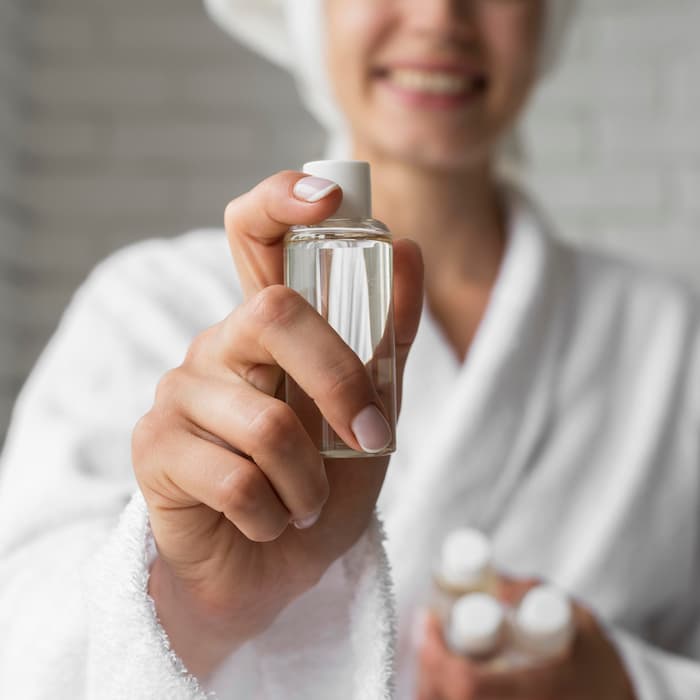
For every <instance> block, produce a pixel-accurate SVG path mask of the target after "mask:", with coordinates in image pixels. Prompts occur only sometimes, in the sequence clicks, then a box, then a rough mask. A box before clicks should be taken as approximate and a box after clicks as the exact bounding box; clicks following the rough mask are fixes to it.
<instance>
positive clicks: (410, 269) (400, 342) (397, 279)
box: [394, 238, 423, 406]
mask: <svg viewBox="0 0 700 700" xmlns="http://www.w3.org/2000/svg"><path fill="white" fill-rule="evenodd" d="M422 309H423V256H422V254H421V250H420V247H419V246H418V244H417V243H415V242H414V241H412V240H410V239H407V238H405V239H402V240H399V241H395V242H394V334H395V339H396V373H397V379H398V389H399V394H398V397H397V398H398V405H399V406H400V405H401V393H400V392H401V379H402V377H403V370H404V367H405V366H406V360H407V359H408V351H409V350H410V349H411V345H412V344H413V341H414V339H415V337H416V333H417V331H418V323H419V321H420V315H421V311H422Z"/></svg>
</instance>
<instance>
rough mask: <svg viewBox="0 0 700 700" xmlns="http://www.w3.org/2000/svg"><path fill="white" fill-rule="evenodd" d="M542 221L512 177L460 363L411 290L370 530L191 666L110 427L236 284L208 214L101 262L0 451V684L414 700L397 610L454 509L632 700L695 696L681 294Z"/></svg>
mask: <svg viewBox="0 0 700 700" xmlns="http://www.w3.org/2000/svg"><path fill="white" fill-rule="evenodd" d="M546 228H547V227H546V224H545V223H544V222H543V219H542V217H541V216H540V215H539V214H538V213H537V212H536V211H535V210H534V208H533V207H532V206H531V205H530V204H529V203H527V202H526V201H525V200H524V199H522V198H519V197H514V199H513V203H512V211H511V223H510V237H509V243H508V249H507V254H506V257H505V260H504V263H503V266H502V269H501V272H500V275H499V278H498V281H497V284H496V287H495V289H494V292H493V295H492V298H491V300H490V303H489V307H488V310H487V313H486V316H485V318H484V320H483V322H482V324H481V327H480V329H479V331H478V334H477V337H476V339H475V341H474V343H473V346H472V348H471V350H470V352H469V356H468V358H467V360H466V362H465V363H464V364H463V365H460V364H459V363H458V362H457V361H456V359H455V357H454V356H453V355H452V353H451V351H450V349H449V347H448V345H447V343H446V342H445V340H444V338H443V337H442V336H441V334H440V331H439V329H438V328H437V327H436V325H435V323H434V321H433V320H432V319H431V317H430V315H429V312H428V311H427V310H426V313H425V314H424V316H423V320H422V322H421V327H420V331H419V334H418V338H417V340H416V343H415V346H414V348H413V350H412V355H411V357H410V359H409V363H408V366H407V369H406V379H405V393H404V402H403V413H402V415H401V419H400V423H399V433H398V443H399V450H398V452H397V454H396V455H395V456H394V457H393V459H392V462H391V465H390V469H389V475H388V478H387V482H386V484H385V488H384V490H383V492H382V495H381V498H380V504H379V512H380V515H381V519H382V520H383V522H384V531H385V532H386V535H387V541H386V543H385V546H384V543H383V530H382V527H381V526H380V524H379V521H378V520H377V521H374V522H373V523H372V525H371V526H370V528H369V530H368V532H367V534H366V535H365V536H363V537H362V538H361V539H360V541H359V542H358V543H357V544H356V545H355V547H354V548H353V549H352V550H351V552H350V553H348V554H347V555H346V556H344V557H343V558H342V559H340V560H339V561H338V562H336V563H335V564H334V565H333V566H332V567H331V569H330V570H329V571H328V573H327V575H326V576H325V577H324V579H323V580H322V581H321V583H320V584H319V585H318V586H317V587H316V588H315V589H313V590H311V591H309V592H308V593H307V594H305V595H304V596H303V597H302V598H301V599H299V600H298V601H296V602H295V603H294V604H292V605H291V606H290V607H289V608H288V609H287V610H285V611H284V613H283V614H282V615H281V616H280V617H279V618H278V619H277V620H276V622H275V623H274V624H273V626H272V627H271V628H269V629H268V630H267V631H266V632H265V633H263V634H262V635H261V636H260V637H259V638H257V639H254V640H252V641H250V642H249V643H248V644H247V645H246V646H245V647H244V648H242V649H240V650H239V651H238V652H237V653H236V654H234V655H232V656H231V658H229V659H228V660H227V662H226V663H224V664H223V665H222V667H221V668H220V669H219V670H218V671H217V672H216V674H215V675H214V676H213V677H212V678H210V679H207V680H206V682H205V681H202V680H197V679H195V678H193V677H192V676H190V675H189V674H188V673H187V671H186V669H185V668H184V667H183V665H182V663H181V661H180V660H179V659H178V658H177V656H176V655H175V654H174V653H173V652H172V651H171V650H170V649H169V647H168V640H167V636H166V635H165V633H164V631H163V629H162V628H161V627H160V626H159V624H158V621H157V618H156V616H155V612H154V607H153V603H152V601H151V599H150V598H149V597H148V595H147V580H148V564H149V561H150V560H151V557H152V556H153V543H152V540H151V536H150V533H149V528H148V519H147V513H146V510H145V506H144V502H143V499H142V498H141V496H140V495H138V494H137V493H136V495H134V494H135V492H136V487H135V482H134V478H133V476H132V471H131V460H130V433H131V430H132V428H133V425H134V423H135V422H136V420H137V419H138V418H139V417H140V416H141V415H142V414H143V413H145V412H146V411H147V410H148V409H149V407H150V405H151V403H152V399H153V391H154V387H155V385H156V383H157V381H158V378H159V377H160V376H161V375H162V374H163V373H164V372H165V371H166V370H167V369H168V368H170V367H173V366H176V365H178V364H179V363H180V362H181V361H182V359H183V356H184V354H185V351H186V348H187V347H188V345H189V343H190V341H191V339H192V337H193V336H194V335H195V334H196V333H197V332H198V331H200V330H201V329H203V328H205V327H206V326H208V325H211V324H213V323H216V322H218V321H219V320H221V319H222V318H223V317H224V316H225V315H226V314H228V313H229V312H230V310H231V309H232V307H233V306H235V305H236V304H237V303H239V302H240V299H241V293H240V290H239V289H238V286H237V284H236V281H235V270H234V266H233V264H232V263H231V262H230V257H229V254H228V251H227V244H226V241H225V236H224V234H223V232H222V231H217V230H212V231H197V232H194V233H191V234H188V235H185V236H182V237H180V238H177V239H174V240H156V241H147V242H144V243H140V244H138V245H135V246H132V247H130V248H127V249H125V250H123V251H121V252H119V253H117V254H116V255H113V256H112V257H111V258H109V259H108V260H107V261H105V262H104V263H102V264H101V265H100V266H98V268H97V269H96V270H95V271H94V272H93V273H92V275H91V276H90V277H89V279H88V280H87V282H86V283H85V284H84V285H83V287H82V288H81V289H80V290H79V291H78V292H77V294H76V296H75V298H74V300H73V302H72V304H71V305H70V307H69V309H68V311H67V312H66V314H65V316H64V317H63V320H62V321H61V324H60V327H59V329H58V331H57V332H56V335H55V336H54V338H53V340H52V341H51V343H50V344H49V346H48V348H47V349H46V351H45V353H44V354H43V356H42V358H41V359H40V361H39V363H38V365H37V367H36V369H35V370H34V372H33V374H32V376H31V377H30V379H29V381H28V382H27V384H26V386H25V387H24V390H23V391H22V394H21V396H20V398H19V401H18V403H17V407H16V410H15V414H14V418H13V423H12V426H11V429H10V432H9V435H8V438H7V442H6V446H5V451H4V454H3V458H2V465H1V471H0V697H1V698H8V700H9V699H12V700H14V699H15V698H22V699H23V700H24V699H26V700H30V699H42V700H43V699H46V700H48V699H49V698H51V699H52V700H54V699H55V698H71V699H75V698H91V699H95V700H98V699H99V700H116V699H117V698H125V699H126V698H128V699H129V700H141V699H143V700H145V699H146V698H149V699H150V698H167V699H168V700H179V699H182V700H185V699H187V700H192V699H194V698H203V697H206V696H207V693H215V695H216V697H220V698H234V699H236V700H239V699H240V700H243V699H245V700H248V699H257V698H261V699H262V698H274V699H277V698H280V699H285V700H289V699H297V698H298V699H299V700H302V699H304V700H311V699H314V698H318V699H323V700H329V699H334V698H338V699H343V700H372V699H374V698H377V699H379V698H388V697H390V696H392V695H394V696H395V697H398V698H400V699H401V700H403V699H404V698H410V697H411V684H412V682H413V680H412V676H413V670H414V668H415V658H414V656H413V654H414V652H413V649H412V645H411V641H410V637H411V635H410V623H411V616H412V613H413V612H414V610H415V609H416V607H417V606H419V605H420V604H421V603H422V602H424V601H425V600H426V596H427V589H428V587H429V579H430V568H431V565H432V564H433V556H434V552H435V551H436V549H437V547H438V544H439V542H440V540H441V538H442V536H443V534H444V533H445V532H446V531H447V530H449V529H451V528H453V527H454V526H456V525H474V526H477V527H479V528H482V529H483V530H485V531H486V532H487V533H488V534H489V535H490V536H491V537H492V538H493V542H494V546H495V552H496V556H497V560H498V562H499V564H500V565H501V566H502V567H503V568H504V569H507V570H508V571H510V572H512V573H514V574H521V575H537V576H542V577H545V578H547V579H550V580H553V581H554V582H556V583H557V584H559V585H560V586H562V587H563V588H564V589H566V590H568V591H569V592H570V593H571V594H572V595H574V596H576V597H578V598H579V599H580V600H582V601H583V602H584V603H585V604H586V605H588V606H590V607H591V608H592V609H593V610H594V611H595V613H596V614H597V615H598V616H599V618H600V619H601V620H602V621H604V624H605V626H606V629H607V630H608V632H609V634H610V635H611V637H612V639H613V641H614V643H615V644H616V645H617V647H618V649H619V650H620V652H621V654H622V656H623V658H624V660H625V663H626V664H627V666H628V668H629V671H630V675H631V677H632V679H633V683H634V685H635V687H636V689H637V692H638V696H639V700H675V699H677V700H697V699H698V698H700V661H699V659H700V609H699V608H700V586H699V585H698V584H699V583H700V541H699V539H698V534H699V533H700V527H699V523H698V518H699V517H700V502H699V497H700V479H699V473H698V471H699V468H700V452H699V450H700V396H699V394H700V333H699V322H698V307H697V303H696V301H695V300H694V298H693V297H692V296H691V295H690V294H689V293H688V292H687V291H685V290H684V289H683V288H681V287H680V286H679V285H676V284H673V283H669V282H667V281H664V280H661V279H659V278H657V277H656V276H654V275H652V274H648V273H645V272H642V271H639V270H637V269H634V268H632V267H630V266H627V265H625V264H621V263H618V262H614V261H610V260H606V259H604V258H601V257H598V256H595V255H592V254H588V253H582V252H579V251H575V250H573V249H571V248H569V247H567V246H565V245H563V244H561V243H558V242H555V240H554V239H553V238H552V237H550V235H549V234H548V233H547V231H546ZM389 562H390V566H389ZM392 580H393V583H392ZM394 593H395V595H394ZM396 622H398V624H396ZM397 633H398V634H397ZM394 688H395V689H398V690H396V692H392V689H394Z"/></svg>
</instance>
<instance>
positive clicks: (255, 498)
mask: <svg viewBox="0 0 700 700" xmlns="http://www.w3.org/2000/svg"><path fill="white" fill-rule="evenodd" d="M260 479H261V475H260V474H259V473H258V470H257V467H256V466H255V465H254V464H253V463H252V462H251V463H250V467H249V468H247V467H239V468H237V469H236V470H235V471H233V472H232V473H231V474H229V476H228V477H227V478H226V479H224V480H223V481H221V482H220V483H219V485H218V486H217V488H216V509H217V510H218V511H219V512H221V513H224V514H225V515H227V516H229V515H230V516H232V517H231V518H230V519H231V520H233V521H235V520H236V516H239V515H248V516H250V515H253V516H255V515H257V514H258V513H259V512H260V510H261V498H260V491H261V483H260Z"/></svg>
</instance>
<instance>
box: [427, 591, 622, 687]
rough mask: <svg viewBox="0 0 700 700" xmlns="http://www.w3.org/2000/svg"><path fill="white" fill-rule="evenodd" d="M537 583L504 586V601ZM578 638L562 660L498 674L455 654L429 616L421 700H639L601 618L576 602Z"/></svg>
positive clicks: (486, 666) (435, 620) (436, 623)
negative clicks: (605, 631) (603, 627)
mask: <svg viewBox="0 0 700 700" xmlns="http://www.w3.org/2000/svg"><path fill="white" fill-rule="evenodd" d="M534 585H536V582H532V581H527V582H516V581H510V582H504V584H503V590H502V595H500V597H502V598H503V599H504V600H507V601H509V602H513V603H514V602H517V601H519V600H520V599H521V598H522V597H523V596H524V595H525V593H526V592H527V591H528V590H529V589H530V588H532V587H533V586H534ZM573 607H574V620H575V624H576V633H575V636H574V641H573V644H572V646H571V647H570V649H569V651H568V652H567V653H566V654H565V655H564V656H562V657H559V658H557V659H553V660H551V661H544V662H542V663H541V664H539V665H538V666H536V667H531V668H528V669H521V670H510V671H509V670H501V669H498V670H495V669H493V668H491V667H489V666H488V665H484V664H480V663H479V662H476V661H471V660H469V659H467V658H464V657H462V656H458V655H456V654H454V653H453V652H452V651H450V650H449V649H448V647H447V646H446V644H445V641H444V637H443V634H442V629H441V625H440V621H439V620H438V619H437V617H435V616H434V615H432V614H427V616H426V618H425V620H424V623H423V630H422V641H421V642H420V654H419V659H420V661H419V683H418V688H419V691H418V700H635V695H634V691H633V690H632V685H631V683H630V680H629V678H628V676H627V672H626V670H625V667H624V665H623V663H622V660H621V659H620V657H619V656H618V653H617V651H616V650H615V648H614V647H613V645H612V644H611V642H610V641H609V640H608V638H607V637H606V636H605V634H604V633H603V630H602V629H601V628H600V625H599V624H598V622H597V621H596V619H595V617H594V616H593V615H592V614H591V613H590V612H589V611H588V610H587V609H586V608H584V607H583V606H581V605H579V604H578V603H575V602H574V603H573Z"/></svg>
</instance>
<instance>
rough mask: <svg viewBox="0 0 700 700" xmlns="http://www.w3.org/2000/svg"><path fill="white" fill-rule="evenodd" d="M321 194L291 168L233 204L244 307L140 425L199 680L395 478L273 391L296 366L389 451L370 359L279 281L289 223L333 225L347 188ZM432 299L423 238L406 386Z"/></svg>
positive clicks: (322, 566) (156, 571)
mask: <svg viewBox="0 0 700 700" xmlns="http://www.w3.org/2000/svg"><path fill="white" fill-rule="evenodd" d="M324 187H325V188H326V189H327V188H328V183H327V181H319V180H318V179H317V178H308V177H305V176H304V175H303V174H301V173H294V172H283V173H279V174H277V175H275V176H273V177H271V178H269V179H268V180H265V181H264V182H263V183H261V184H260V185H258V186H257V187H256V188H254V189H253V190H251V191H250V192H249V193H247V194H245V195H243V196H241V197H239V198H238V199H236V200H234V201H233V202H231V203H230V204H229V206H228V207H227V210H226V229H227V234H228V237H229V242H230V244H231V249H232V252H233V256H234V260H235V262H236V265H237V268H238V273H239V278H240V280H241V284H242V287H243V290H244V293H245V296H246V300H245V302H244V303H243V304H242V305H241V306H239V307H238V308H236V309H235V310H234V311H233V312H232V313H231V314H230V315H229V316H228V317H227V318H226V319H224V320H223V321H221V323H219V324H217V325H215V326H213V327H212V328H210V329H208V330H206V331H205V332H204V333H202V334H201V335H199V336H198V337H197V338H196V339H195V340H194V342H193V343H192V345H191V347H190V349H189V352H188V353H187V356H186V358H185V361H184V362H183V363H182V365H181V366H180V367H178V368H176V369H173V370H171V371H169V372H168V373H167V374H166V375H165V376H164V377H163V378H162V380H161V381H160V383H159V385H158V389H157V392H156V399H155V402H154V405H153V407H152V409H151V410H150V411H149V412H148V413H147V414H146V415H145V416H144V417H143V418H142V419H141V420H140V421H139V423H138V424H137V426H136V428H135V429H134V433H133V463H134V470H135V472H136V477H137V479H138V482H139V486H140V488H141V490H142V492H143V494H144V497H145V499H146V503H147V505H148V510H149V516H150V522H151V528H152V531H153V536H154V538H155V542H156V545H157V549H158V557H157V558H156V560H155V563H154V565H153V567H152V570H151V577H150V581H149V592H150V594H151V595H152V596H153V598H154V600H155V603H156V609H157V612H158V616H159V619H160V621H161V623H162V624H163V626H164V627H165V629H166V631H167V632H168V635H169V637H170V640H171V643H172V645H173V648H174V649H175V651H176V652H178V654H179V655H180V656H181V658H182V659H183V660H184V662H185V664H186V665H187V667H188V668H189V670H190V671H191V672H193V673H195V674H198V675H205V674H207V673H208V672H209V671H210V670H212V669H213V668H214V667H215V666H216V665H217V664H218V663H219V662H220V661H221V660H223V658H225V657H226V656H227V655H228V654H229V653H231V652H232V651H234V650H235V649H236V648H237V647H238V646H239V645H240V644H242V643H243V642H244V641H246V640H247V639H249V638H251V637H253V636H255V635H256V634H259V633H260V632H261V631H263V630H264V629H265V628H266V627H267V626H269V625H270V624H271V622H272V621H273V620H274V619H275V617H276V616H277V615H278V614H279V612H280V611H281V610H282V609H283V608H284V607H286V606H287V605H288V604H289V603H290V602H291V601H292V600H294V599H295V598H296V597H298V596H299V595H301V594H302V593H303V592H304V591H306V590H307V589H309V588H310V587H312V586H313V585H314V584H315V583H316V582H318V580H319V579H320V577H321V576H322V575H323V574H324V572H325V571H326V570H327V569H328V567H329V566H330V565H331V564H332V563H333V562H334V561H335V560H336V559H337V558H338V557H340V556H341V555H342V554H343V553H345V552H346V551H347V550H348V549H349V548H350V547H351V546H352V545H353V544H354V543H355V542H356V541H357V540H358V539H359V537H360V536H361V535H362V533H363V532H364V530H365V529H366V527H367V525H368V523H369V520H370V517H371V514H372V512H373V509H374V506H375V503H376V500H377V497H378V495H379V491H380V488H381V485H382V482H383V480H384V474H385V471H386V467H387V464H388V457H375V458H362V459H343V460H331V459H325V460H324V459H323V457H322V456H321V455H320V453H319V452H318V450H317V449H316V447H315V446H314V444H313V442H312V441H311V439H310V437H309V436H308V434H307V433H306V431H305V430H304V428H303V426H302V424H301V422H300V421H299V419H298V417H297V416H296V414H295V413H294V412H293V411H292V409H291V408H290V407H289V406H287V405H286V404H285V403H284V402H283V401H281V400H279V399H278V398H276V394H277V393H278V389H279V386H280V382H281V379H282V377H283V371H286V372H287V373H288V374H289V375H290V376H291V377H292V378H293V379H294V380H295V381H296V382H297V384H299V386H301V387H302V389H304V391H305V392H306V393H307V394H308V395H309V396H311V397H312V398H313V399H314V401H315V402H316V404H317V405H318V407H319V410H320V411H321V413H322V414H323V415H324V416H325V418H326V419H327V420H328V422H329V423H330V424H331V426H332V427H333V429H334V430H335V431H336V432H337V433H338V434H339V435H340V436H341V438H342V439H343V440H344V441H345V442H346V443H347V444H348V445H350V446H352V447H353V448H355V449H357V450H360V451H370V450H372V449H376V450H379V449H381V448H382V447H383V446H384V445H385V444H386V442H388V438H389V437H390V435H389V433H388V432H387V431H388V425H387V423H386V421H385V419H384V418H383V416H382V414H381V411H380V407H381V402H380V401H379V400H378V397H377V395H376V392H375V390H374V388H373V386H372V384H371V382H370V380H369V377H368V374H367V372H366V370H365V368H364V366H363V364H362V362H361V361H360V360H359V358H358V357H357V355H355V354H354V353H353V352H352V351H351V350H350V348H349V347H348V346H347V345H346V344H345V343H344V342H343V341H342V340H341V339H340V337H339V336H338V335H337V334H336V333H335V331H334V330H333V329H332V328H331V327H330V326H329V325H328V324H327V323H326V322H325V321H324V320H323V318H322V317H321V316H320V315H319V314H318V313H317V312H316V311H315V310H314V309H313V308H312V307H311V306H310V305H309V304H308V303H307V302H306V301H305V300H303V299H302V297H300V296H299V295H298V294H296V293H295V292H293V291H291V290H289V289H286V288H285V287H283V286H282V285H281V283H282V281H283V280H282V245H283V243H282V239H283V237H284V234H285V233H286V231H287V229H288V228H289V226H290V225H292V224H311V223H316V222H319V221H322V220H323V219H325V218H327V217H328V216H330V215H331V214H332V213H333V211H335V209H336V208H337V207H338V205H339V204H340V200H341V195H340V192H339V191H338V190H337V188H336V189H330V190H329V191H327V192H325V193H324ZM319 193H320V194H322V195H324V196H322V197H321V198H320V199H318V198H317V197H318V194H319ZM314 194H315V195H316V197H315V196H314ZM422 298H423V294H422V261H421V256H420V252H419V250H418V247H417V246H416V245H415V244H413V243H411V242H409V241H398V242H397V243H395V246H394V318H395V334H396V354H397V370H398V371H397V374H398V377H399V385H400V377H401V376H402V373H403V367H404V364H405V361H406V357H407V354H408V350H409V347H410V345H411V343H412V341H413V338H414V336H415V332H416V329H417V326H418V320H419V317H420V309H421V305H422Z"/></svg>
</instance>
